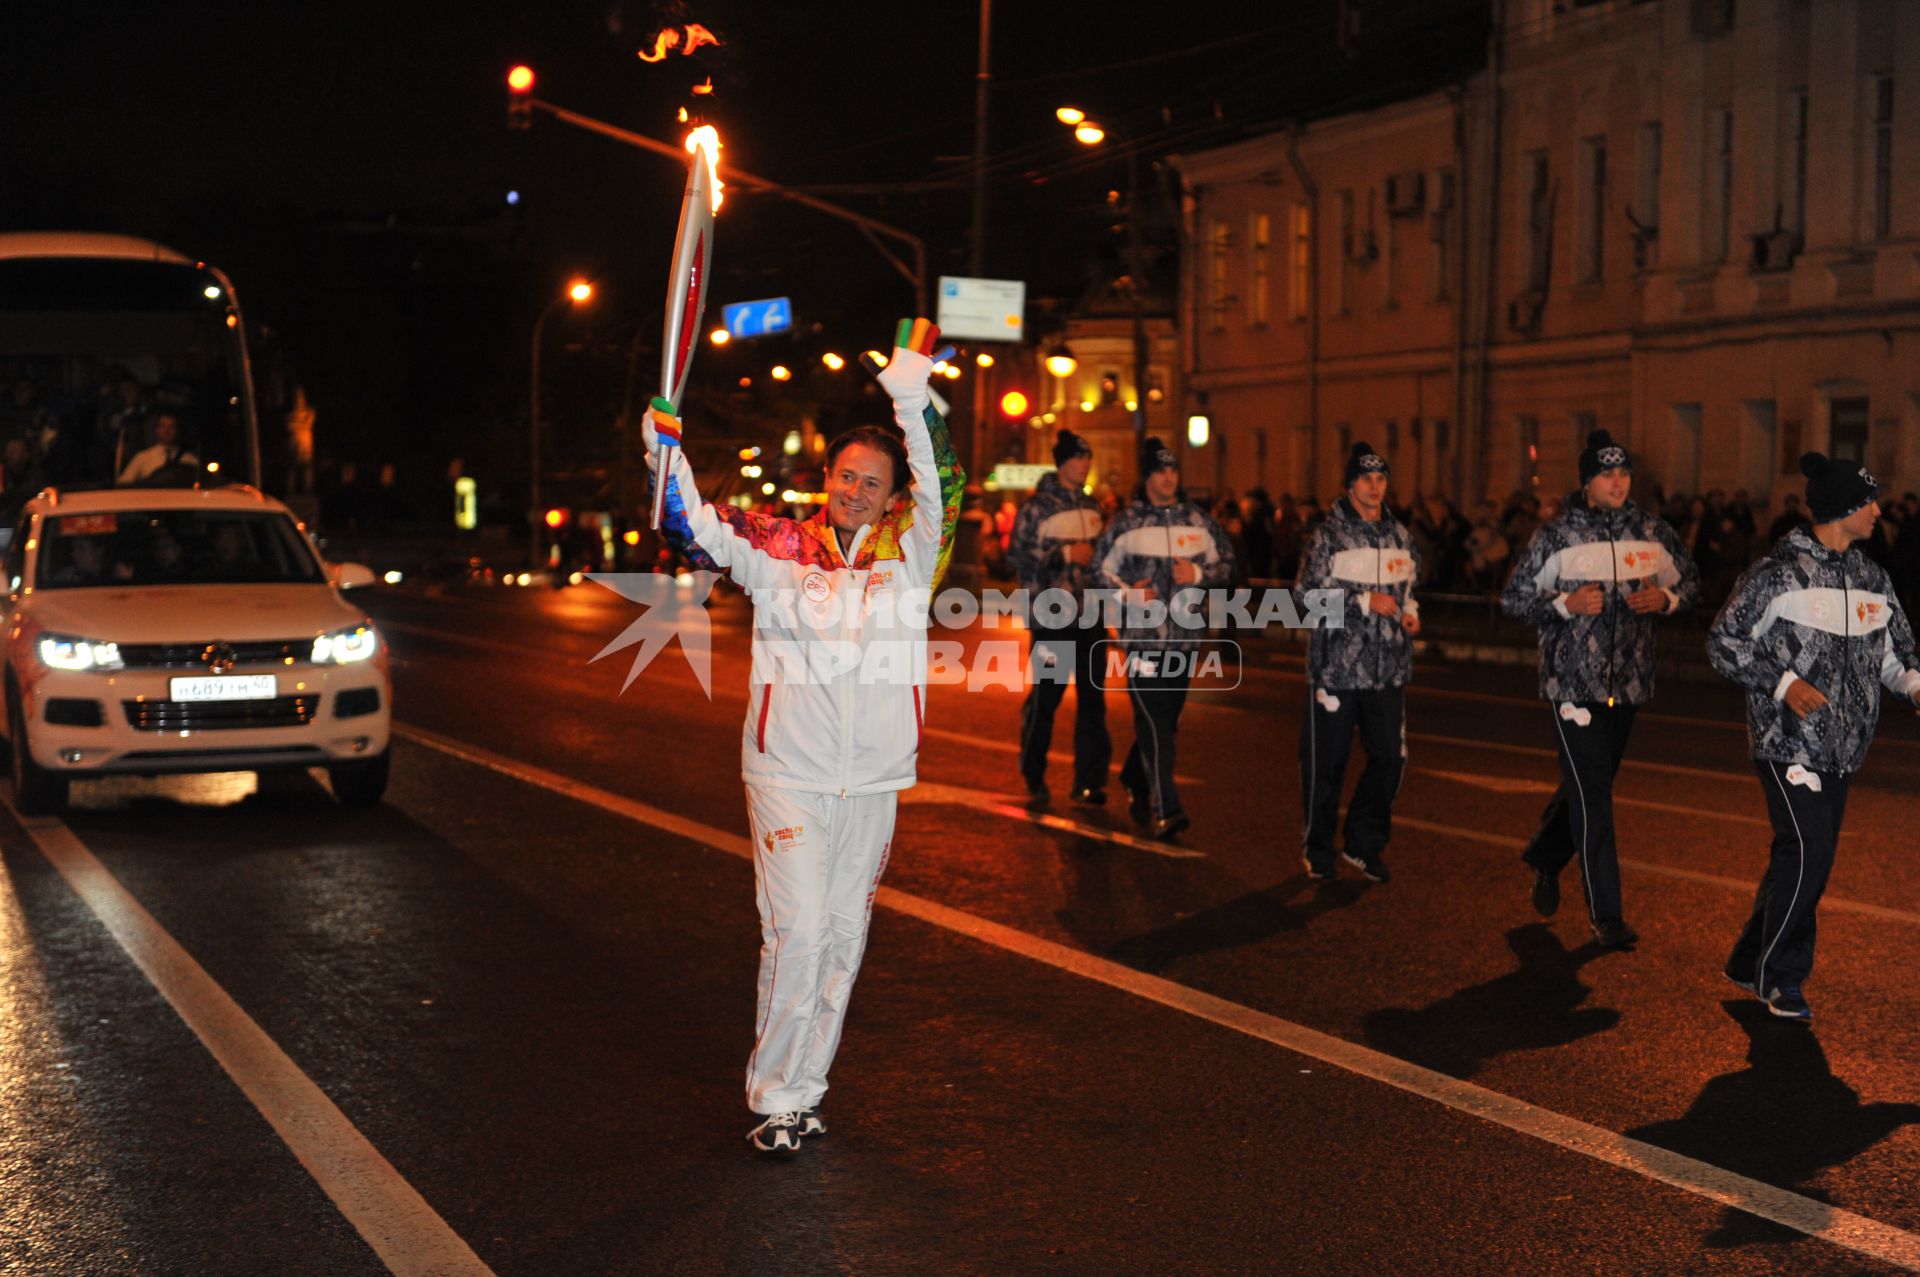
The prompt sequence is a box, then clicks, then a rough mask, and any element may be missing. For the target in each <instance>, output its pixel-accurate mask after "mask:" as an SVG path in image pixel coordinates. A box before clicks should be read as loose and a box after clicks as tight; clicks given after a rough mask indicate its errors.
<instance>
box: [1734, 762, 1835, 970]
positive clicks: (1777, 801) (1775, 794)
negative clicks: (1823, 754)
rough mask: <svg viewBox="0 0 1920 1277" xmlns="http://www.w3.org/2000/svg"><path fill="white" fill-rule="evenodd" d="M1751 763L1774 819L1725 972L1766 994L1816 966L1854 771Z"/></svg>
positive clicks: (1768, 809) (1770, 815) (1769, 814)
mask: <svg viewBox="0 0 1920 1277" xmlns="http://www.w3.org/2000/svg"><path fill="white" fill-rule="evenodd" d="M1754 770H1756V771H1758V772H1759V773H1760V788H1761V789H1763V790H1764V791H1766V795H1767V815H1768V816H1769V817H1771V818H1772V820H1773V851H1772V855H1771V856H1770V858H1769V859H1768V861H1767V872H1766V873H1765V875H1764V876H1762V877H1761V879H1760V890H1759V891H1758V892H1756V893H1755V895H1754V898H1753V914H1752V916H1751V917H1749V918H1748V919H1747V925H1746V926H1745V927H1743V928H1741V931H1740V938H1739V939H1738V940H1736V941H1735V942H1734V945H1733V954H1732V956H1731V957H1729V958H1728V959H1727V974H1728V975H1731V976H1734V977H1736V978H1737V979H1741V980H1751V981H1753V982H1754V984H1755V985H1756V986H1757V987H1758V988H1759V990H1760V992H1761V994H1762V995H1763V996H1764V995H1765V994H1766V993H1767V992H1768V991H1769V990H1772V989H1776V988H1780V987H1782V986H1785V985H1796V984H1803V983H1805V981H1806V978H1807V977H1808V976H1809V975H1811V974H1812V973H1813V929H1814V917H1813V914H1814V910H1815V908H1816V907H1818V905H1819V904H1820V896H1821V893H1822V892H1824V891H1825V890H1826V889H1827V875H1828V874H1829V873H1831V872H1832V870H1833V849H1834V844H1835V843H1837V842H1839V841H1840V820H1841V818H1842V817H1843V816H1845V815H1846V810H1847V782H1848V779H1849V778H1848V777H1847V776H1846V775H1844V774H1841V773H1838V772H1817V771H1814V770H1813V769H1812V768H1811V767H1799V766H1796V765H1793V764H1789V763H1769V762H1758V761H1756V762H1755V763H1754ZM1788 772H1792V773H1793V776H1792V778H1789V776H1788ZM1815 784H1818V785H1819V786H1820V788H1819V790H1818V791H1816V790H1814V789H1813V785H1815Z"/></svg>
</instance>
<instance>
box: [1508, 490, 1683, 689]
mask: <svg viewBox="0 0 1920 1277" xmlns="http://www.w3.org/2000/svg"><path fill="white" fill-rule="evenodd" d="M1590 584H1598V585H1600V586H1601V587H1603V589H1604V591H1605V595H1606V602H1605V606H1604V607H1602V608H1601V610H1600V612H1599V614H1598V615H1595V616H1581V615H1579V614H1578V613H1575V612H1570V611H1568V610H1567V595H1569V594H1571V593H1572V592H1573V591H1575V590H1577V589H1579V588H1580V587H1581V586H1583V585H1590ZM1644 585H1653V586H1658V587H1660V588H1661V589H1663V590H1665V591H1666V592H1667V599H1668V602H1667V610H1666V612H1665V613H1664V614H1654V613H1649V614H1646V615H1642V614H1641V613H1638V612H1635V611H1633V610H1632V609H1630V608H1629V607H1628V606H1627V596H1628V595H1629V594H1632V593H1633V592H1634V591H1635V590H1638V589H1639V588H1640V587H1641V586H1644ZM1699 595H1700V570H1699V569H1698V568H1696V567H1695V566H1694V565H1693V559H1692V558H1691V557H1689V556H1688V554H1687V551H1686V548H1685V547H1684V546H1682V545H1681V544H1680V538H1679V536H1677V535H1676V534H1675V533H1674V530H1673V529H1672V528H1670V527H1668V526H1667V525H1666V522H1665V521H1664V520H1663V519H1661V518H1660V517H1659V516H1658V515H1654V514H1649V513H1648V512H1647V511H1645V510H1642V509H1640V508H1639V507H1638V506H1636V505H1634V504H1633V503H1632V502H1631V501H1629V502H1628V503H1627V504H1626V505H1624V506H1622V507H1621V508H1620V509H1618V510H1614V511H1610V512H1609V511H1605V510H1594V509H1590V508H1589V507H1588V505H1587V497H1586V493H1584V492H1575V493H1573V494H1572V495H1571V496H1569V497H1568V498H1567V504H1566V508H1565V510H1563V511H1562V512H1561V514H1560V516H1559V517H1558V518H1556V519H1554V520H1553V522H1551V523H1547V524H1543V525H1542V526H1541V528H1540V530H1539V531H1537V532H1535V533H1534V534H1533V540H1532V541H1530V542H1529V543H1528V544H1527V549H1526V553H1524V554H1522V555H1521V556H1520V562H1519V563H1518V564H1517V565H1515V567H1514V569H1513V576H1512V577H1510V578H1509V579H1508V580H1507V588H1506V592H1505V593H1504V594H1502V595H1501V596H1500V606H1501V608H1503V609H1504V610H1505V611H1506V613H1507V615H1508V616H1511V617H1514V618H1515V619H1517V620H1522V621H1528V622H1531V623H1532V624H1534V625H1537V626H1539V627H1540V695H1541V697H1542V698H1543V699H1545V700H1549V701H1556V702H1564V701H1585V702H1588V703H1593V702H1605V701H1606V700H1607V699H1608V698H1610V697H1614V698H1618V699H1620V700H1623V701H1625V702H1626V703H1627V704H1629V705H1644V704H1646V703H1647V702H1648V701H1650V700H1652V699H1653V656H1654V626H1655V616H1656V615H1668V616H1671V615H1672V614H1673V613H1675V612H1678V611H1680V610H1681V609H1683V608H1688V607H1692V606H1693V604H1694V602H1695V600H1696V599H1698V598H1699Z"/></svg>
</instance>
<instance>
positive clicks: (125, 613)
mask: <svg viewBox="0 0 1920 1277" xmlns="http://www.w3.org/2000/svg"><path fill="white" fill-rule="evenodd" d="M4 574H5V577H6V580H5V585H6V587H7V596H6V602H5V608H6V618H5V619H6V642H5V645H4V648H3V649H0V652H3V653H4V656H3V658H0V659H3V660H4V671H3V672H4V677H5V680H6V698H7V735H8V737H9V739H10V741H11V743H12V750H11V752H12V755H13V792H14V800H15V802H16V804H17V805H18V806H19V808H20V810H21V811H22V812H24V813H26V814H28V815H40V814H46V813H50V812H56V811H59V810H60V809H61V808H62V807H64V806H65V804H66V801H67V786H68V782H69V781H70V780H72V779H75V778H84V777H89V776H101V775H109V774H126V773H133V774H137V775H157V774H159V773H162V772H218V771H260V770H263V769H271V768H282V767H296V768H298V767H325V768H326V769H327V774H328V777H329V780H330V781H331V783H332V785H333V792H334V795H335V797H336V798H338V799H339V800H340V801H341V802H343V803H347V804H350V805H363V804H371V803H375V802H378V801H379V800H380V796H381V795H382V794H383V793H385V792H386V787H387V734H388V725H389V721H390V716H391V702H392V683H391V680H390V678H389V676H388V670H387V653H386V645H385V644H384V643H383V642H382V641H381V639H380V637H379V635H378V634H377V633H375V631H374V628H373V624H372V622H371V621H370V620H369V619H368V617H367V615H366V613H364V612H362V611H361V610H360V609H359V608H357V607H354V606H353V605H352V604H351V603H348V602H347V601H346V600H345V599H344V598H342V597H341V595H340V590H341V588H343V587H349V586H354V585H364V584H370V583H371V582H372V580H373V574H372V573H371V572H369V571H368V570H367V569H366V568H364V567H361V566H359V565H358V564H346V565H342V566H337V567H332V568H329V566H328V565H327V564H325V563H324V562H322V560H321V558H320V556H319V554H318V553H317V552H316V551H315V550H314V547H313V543H312V542H311V541H310V540H308V538H307V536H306V534H305V532H304V531H303V530H302V529H301V527H300V525H299V523H298V522H297V521H296V520H295V519H294V517H293V513H292V512H291V511H290V510H288V509H287V507H285V506H284V505H282V504H280V503H279V502H278V501H275V500H273V499H272V498H271V497H268V496H265V495H264V494H262V493H260V492H258V491H256V490H255V489H253V488H247V487H229V488H214V489H199V488H194V489H163V488H162V489H156V488H120V489H114V490H109V491H74V492H61V491H58V490H55V489H51V488H49V489H48V490H46V491H45V492H42V493H41V494H40V495H38V496H37V497H35V498H34V499H33V500H32V501H30V502H28V503H27V505H26V507H25V509H24V510H23V512H22V514H21V516H20V520H19V522H18V524H17V525H16V527H15V528H14V530H13V537H12V540H11V542H10V543H9V544H8V546H7V549H6V558H5V567H4Z"/></svg>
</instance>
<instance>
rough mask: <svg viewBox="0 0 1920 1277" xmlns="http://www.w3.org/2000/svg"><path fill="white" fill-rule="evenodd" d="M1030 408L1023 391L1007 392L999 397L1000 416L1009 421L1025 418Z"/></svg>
mask: <svg viewBox="0 0 1920 1277" xmlns="http://www.w3.org/2000/svg"><path fill="white" fill-rule="evenodd" d="M1030 406H1031V403H1030V401H1029V400H1028V399H1027V395H1026V392H1025V391H1023V390H1009V391H1008V392H1007V393H1006V394H1004V395H1001V396H1000V415H1001V416H1003V417H1005V418H1007V419H1008V420H1009V421H1012V420H1014V419H1016V418H1019V417H1024V416H1026V415H1027V409H1028V408H1029V407H1030Z"/></svg>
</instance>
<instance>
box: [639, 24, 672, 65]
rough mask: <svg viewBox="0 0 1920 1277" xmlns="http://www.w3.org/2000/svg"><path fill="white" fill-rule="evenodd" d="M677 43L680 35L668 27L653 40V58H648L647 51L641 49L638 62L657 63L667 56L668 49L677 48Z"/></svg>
mask: <svg viewBox="0 0 1920 1277" xmlns="http://www.w3.org/2000/svg"><path fill="white" fill-rule="evenodd" d="M679 43H680V33H679V32H678V31H676V30H674V29H673V28H672V27H668V28H667V29H666V30H665V31H662V32H661V33H660V34H659V35H657V36H655V37H654V38H653V56H652V57H648V56H647V51H646V50H645V49H642V50H640V53H639V57H640V60H641V61H642V62H658V61H660V59H662V58H664V57H666V56H667V50H668V49H672V48H676V47H678V45H679Z"/></svg>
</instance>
